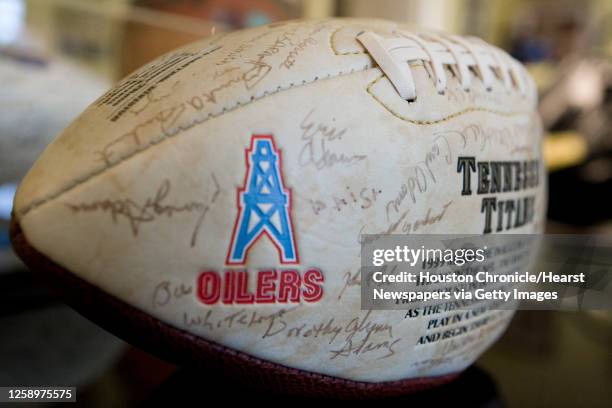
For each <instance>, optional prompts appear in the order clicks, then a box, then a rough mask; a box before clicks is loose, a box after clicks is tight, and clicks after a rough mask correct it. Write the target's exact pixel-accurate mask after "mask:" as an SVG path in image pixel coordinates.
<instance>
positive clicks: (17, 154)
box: [0, 0, 612, 407]
mask: <svg viewBox="0 0 612 408" xmlns="http://www.w3.org/2000/svg"><path fill="white" fill-rule="evenodd" d="M332 16H340V17H377V18H385V19H390V20H396V21H400V22H404V23H409V24H413V25H414V26H415V27H417V28H418V27H427V28H433V29H438V30H443V31H447V32H453V33H457V34H464V35H475V36H478V37H481V38H483V39H484V40H486V41H488V42H490V43H493V44H495V45H497V46H499V47H501V48H503V49H505V50H507V51H508V52H509V53H510V54H512V55H513V56H514V57H515V58H517V59H518V60H520V61H522V62H523V63H525V64H526V65H527V67H528V69H529V71H530V72H531V73H532V75H533V77H534V78H535V80H536V82H537V85H538V88H539V93H540V107H539V109H540V113H541V115H542V119H543V122H544V125H545V128H546V139H545V144H544V153H545V161H546V165H547V167H548V170H549V174H550V175H549V190H550V191H549V214H548V217H549V222H548V227H547V228H548V232H551V233H605V234H607V233H610V231H611V230H612V205H611V204H610V203H611V202H612V200H611V198H612V194H611V192H612V0H581V1H576V0H0V327H2V334H0V385H28V384H32V385H41V384H45V385H50V384H57V385H77V386H79V394H78V395H79V400H80V402H81V404H85V405H90V406H105V407H106V406H110V405H113V406H127V405H133V404H135V403H141V404H145V405H146V404H148V403H150V402H151V401H157V402H159V401H165V399H167V400H168V401H170V400H174V399H175V398H176V396H177V395H178V394H180V393H182V394H181V395H189V393H190V392H191V393H193V389H194V387H195V389H198V390H199V388H198V387H202V386H204V387H205V384H206V383H208V384H209V389H210V392H211V393H214V392H217V393H218V392H220V390H224V389H225V388H227V387H228V385H227V383H224V382H223V380H222V379H219V378H214V376H208V377H207V376H206V374H203V373H198V374H192V373H190V372H189V371H188V370H186V369H178V368H177V367H174V366H172V365H170V364H167V363H165V362H162V361H160V360H158V359H156V358H154V357H152V356H150V355H148V354H146V353H144V352H142V351H139V350H137V349H134V348H132V347H130V346H128V345H126V344H125V343H123V342H122V341H120V340H118V339H117V338H115V337H114V336H112V335H110V334H108V333H106V332H104V331H102V330H101V329H99V328H98V327H97V326H95V325H93V324H91V323H89V322H88V321H87V320H85V319H83V318H81V317H80V316H79V315H77V314H76V313H75V312H73V311H72V310H71V309H69V308H67V307H66V306H64V305H62V304H61V303H60V302H58V301H56V300H55V299H54V298H53V296H51V295H50V294H49V293H48V292H47V291H46V290H45V289H44V288H42V287H40V286H38V284H37V283H36V280H35V279H34V278H32V277H31V275H30V274H29V273H28V272H27V271H26V270H25V268H24V267H23V266H22V264H21V263H20V262H19V261H18V260H17V259H16V258H15V256H14V255H13V254H12V251H11V249H10V244H9V242H8V220H9V217H10V211H11V203H12V197H13V194H14V191H15V188H16V185H17V183H18V182H19V180H20V179H21V177H22V176H23V175H24V173H25V171H27V169H28V168H29V167H30V165H31V163H32V162H33V161H34V159H35V158H36V157H37V155H38V154H39V153H40V152H41V150H42V149H43V148H44V147H45V146H46V144H47V143H49V141H50V140H51V139H52V138H53V137H54V136H55V134H57V133H58V132H59V131H60V130H61V129H63V128H64V127H65V126H66V125H67V124H68V123H69V122H70V121H71V120H72V119H73V118H74V117H75V116H76V115H77V114H78V113H79V112H81V111H82V110H83V109H84V108H85V107H86V106H87V105H88V104H89V103H91V102H92V101H93V100H94V99H96V98H97V97H98V96H99V95H100V94H102V93H103V92H104V91H105V90H106V89H107V88H108V87H110V86H111V85H112V84H113V83H114V82H116V81H117V80H119V79H121V78H122V77H123V76H125V75H126V74H128V73H129V72H131V71H133V70H134V69H136V68H138V67H139V66H141V65H142V64H144V63H146V62H148V61H149V60H151V59H152V58H154V57H156V56H158V55H160V54H162V53H165V52H167V51H170V50H171V49H173V48H176V47H178V46H180V45H182V44H185V43H188V42H191V41H194V40H196V39H199V38H203V37H206V36H209V35H211V34H212V33H220V32H224V31H229V30H235V29H240V28H244V27H252V26H257V25H262V24H268V23H271V22H275V21H280V20H287V19H295V18H325V17H332ZM204 380H206V381H204ZM202 384H204V385H202ZM214 384H216V385H214ZM457 384H459V385H451V386H449V387H446V388H444V389H443V390H438V391H433V392H431V393H426V394H423V395H420V396H418V397H412V399H411V400H406V401H405V402H407V403H415V404H417V403H418V404H421V403H427V402H431V403H436V404H442V403H453V404H460V405H465V406H508V407H519V406H610V405H609V404H610V401H612V317H611V315H610V313H608V312H603V311H602V312H589V313H586V312H585V313H561V312H519V313H518V314H517V317H516V318H515V320H514V321H513V323H512V325H511V327H510V329H509V330H508V332H507V333H506V335H505V336H504V338H503V339H502V340H501V341H500V342H499V343H497V344H496V345H495V347H493V348H492V349H491V350H490V351H489V352H488V353H487V354H485V355H484V356H483V357H482V358H481V359H480V360H479V361H478V363H477V365H476V368H473V369H470V370H468V372H466V374H465V375H464V376H462V378H461V379H460V381H459V382H458V383H457ZM224 387H225V388H224ZM203 390H204V391H206V387H205V388H204V389H203ZM233 395H237V397H235V398H239V396H240V395H241V394H240V393H234V394H233ZM194 397H197V396H194ZM266 398H272V397H270V396H267V397H266Z"/></svg>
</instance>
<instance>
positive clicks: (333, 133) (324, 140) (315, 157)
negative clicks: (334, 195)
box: [299, 109, 367, 170]
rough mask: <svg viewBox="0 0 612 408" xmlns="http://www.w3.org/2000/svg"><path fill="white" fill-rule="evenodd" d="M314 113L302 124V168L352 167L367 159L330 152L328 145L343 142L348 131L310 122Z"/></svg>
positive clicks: (312, 111)
mask: <svg viewBox="0 0 612 408" xmlns="http://www.w3.org/2000/svg"><path fill="white" fill-rule="evenodd" d="M313 113H314V109H313V110H311V111H310V112H309V113H308V115H306V117H305V118H304V120H303V121H302V123H301V124H300V129H302V136H301V139H302V140H303V141H304V142H305V143H304V146H302V150H301V151H300V156H299V164H300V166H302V167H305V166H308V165H313V166H315V168H316V169H317V170H321V169H324V168H326V167H332V166H334V165H336V164H343V165H345V166H350V165H352V164H355V163H357V162H359V161H361V160H364V159H366V157H367V156H366V155H358V154H355V155H348V156H347V155H345V154H344V153H334V152H332V151H330V150H329V147H328V143H333V142H334V141H336V140H342V137H343V136H344V135H345V134H346V131H347V129H346V128H344V129H337V128H336V127H334V126H329V125H326V124H323V123H317V122H315V121H311V120H310V116H311V115H312V114H313Z"/></svg>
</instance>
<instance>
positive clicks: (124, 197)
mask: <svg viewBox="0 0 612 408" xmlns="http://www.w3.org/2000/svg"><path fill="white" fill-rule="evenodd" d="M395 28H396V26H395V24H391V23H385V22H379V21H352V20H329V21H322V22H316V21H315V22H306V23H303V22H293V23H287V24H277V25H272V26H270V27H262V28H258V29H253V30H246V31H240V32H236V33H233V34H227V35H223V36H217V37H212V38H210V39H206V40H204V41H202V42H200V43H196V44H193V45H190V46H188V47H186V48H184V49H183V50H181V51H183V52H191V53H200V58H199V59H197V60H195V61H193V62H192V63H190V64H188V65H187V66H185V67H183V68H182V70H180V71H179V72H177V73H175V74H173V75H171V76H170V77H169V78H167V79H166V80H164V81H163V82H160V83H158V84H156V86H155V88H154V89H153V90H152V91H151V92H150V93H149V94H148V96H145V97H143V98H142V99H140V100H139V101H138V102H136V103H135V104H133V105H132V106H131V107H130V108H129V109H127V110H126V111H125V113H124V114H123V115H121V116H120V117H119V118H118V119H117V120H115V121H111V120H110V119H109V118H111V117H112V116H113V115H114V114H115V113H116V109H117V107H113V106H109V105H108V104H103V103H98V104H97V105H96V104H94V105H92V106H91V107H90V108H89V109H88V110H86V111H85V112H84V113H83V114H82V115H81V116H80V117H79V118H78V119H77V120H76V121H75V122H74V123H73V124H72V125H71V126H70V127H69V128H68V129H66V131H64V132H63V133H62V134H61V135H60V136H59V137H58V138H57V139H56V140H55V141H54V142H53V143H52V144H51V145H50V146H49V148H48V149H47V150H46V151H45V153H44V154H43V155H42V157H41V158H40V159H39V160H38V162H37V163H36V164H35V166H34V167H33V169H32V170H31V171H30V173H29V174H28V176H27V177H26V178H25V180H24V182H23V183H22V185H21V187H20V188H19V191H18V193H17V196H16V202H15V205H16V207H15V208H16V213H17V216H18V217H19V220H20V223H21V226H22V228H23V230H24V233H25V235H26V237H27V239H28V241H29V242H30V243H31V245H33V246H34V247H35V248H37V249H38V250H39V251H40V252H42V253H44V254H45V255H47V256H48V257H49V258H51V259H52V260H54V261H56V262H57V263H58V264H60V265H62V266H64V267H65V268H67V269H68V270H70V271H73V272H74V273H75V274H77V275H78V276H80V277H81V278H83V279H85V280H87V281H88V282H91V283H92V284H94V285H96V286H99V287H100V288H102V289H103V290H105V291H107V292H109V293H111V294H112V295H114V296H116V297H118V298H119V299H122V300H124V301H126V302H128V303H129V304H131V305H133V306H135V307H137V308H139V309H141V310H144V311H146V312H148V313H150V314H152V315H154V316H155V317H157V318H159V319H161V320H163V321H165V322H167V323H169V324H171V325H174V326H176V327H179V328H181V329H184V330H187V331H189V332H192V333H194V334H196V335H198V336H201V337H203V338H206V339H210V340H214V341H216V342H219V343H221V344H224V345H227V346H230V347H233V348H236V349H238V350H242V351H245V352H247V353H249V354H251V355H255V356H258V357H262V358H265V359H268V360H271V361H274V362H278V363H281V364H284V365H287V366H292V367H297V368H301V369H305V370H310V371H314V372H320V373H325V374H331V375H335V376H339V377H342V378H349V379H355V380H363V381H383V380H395V379H402V378H409V377H416V376H431V375H439V374H445V373H449V372H453V371H456V370H459V369H462V368H464V367H466V366H467V365H469V364H470V363H471V362H472V361H473V360H474V359H476V358H477V356H478V355H480V353H481V352H482V351H483V350H484V349H486V347H488V346H489V344H490V343H492V342H493V341H494V340H495V339H496V338H497V337H498V336H499V335H500V334H501V332H502V331H503V330H504V329H505V327H506V325H507V323H508V322H509V319H510V318H511V315H512V312H499V311H490V312H488V313H490V315H491V317H492V319H491V321H490V323H489V324H488V325H486V326H484V327H482V328H481V329H479V330H477V331H475V332H473V333H471V335H470V336H466V337H463V338H462V341H457V342H448V341H446V342H445V341H442V342H437V343H434V344H431V345H425V346H418V347H417V346H416V345H415V344H416V339H418V337H419V336H421V335H422V334H424V333H425V332H426V324H427V320H426V319H404V313H403V312H401V311H375V312H372V313H370V314H368V313H367V312H366V311H361V310H360V289H359V286H356V285H352V286H349V287H347V288H344V287H345V286H346V280H347V276H348V275H347V274H349V273H350V274H351V276H354V275H357V274H358V271H359V264H360V259H359V255H360V246H359V234H360V233H378V232H384V231H388V230H389V229H390V227H391V226H392V225H393V224H395V223H397V221H398V220H400V219H402V220H403V221H402V222H401V223H400V224H399V227H398V229H397V230H396V231H395V232H396V233H403V232H406V230H410V232H411V233H445V234H446V233H476V234H479V233H482V230H483V217H482V215H481V212H480V210H481V207H480V206H481V199H482V197H481V196H477V195H473V196H462V195H461V175H460V174H459V173H457V169H456V167H457V157H458V156H461V155H462V156H466V155H467V156H476V157H477V158H478V160H491V161H494V160H500V161H503V160H517V161H520V160H532V159H538V158H540V157H541V151H540V142H541V129H540V124H539V120H538V118H537V115H536V113H535V106H536V99H535V90H534V89H533V85H532V84H531V83H529V89H528V92H527V94H526V96H524V97H523V96H521V95H520V93H519V92H518V91H513V90H508V89H507V88H506V87H505V86H504V83H503V81H502V79H501V78H495V79H494V81H493V87H492V91H491V92H487V91H486V90H485V89H484V87H483V85H482V81H481V80H480V79H479V78H472V81H471V87H470V91H469V92H465V91H463V90H462V89H461V84H460V81H459V78H457V77H454V76H451V75H450V74H449V78H448V84H447V89H446V92H445V93H444V95H440V94H439V93H438V92H437V91H436V88H435V83H434V81H433V80H432V78H431V77H430V74H429V73H428V71H427V69H426V68H425V67H424V65H423V64H422V63H411V65H410V67H408V64H406V68H407V69H411V72H412V75H413V77H414V80H415V83H416V88H417V100H416V101H415V102H410V103H409V102H407V101H405V100H403V99H402V98H401V97H400V96H399V95H398V93H397V91H396V89H395V88H394V87H393V86H392V84H391V83H390V82H389V81H388V80H387V79H386V77H385V76H384V75H383V73H382V72H381V71H380V70H379V69H378V68H376V67H375V65H374V62H373V61H372V60H371V58H370V57H369V56H368V55H367V53H365V52H364V50H363V48H362V47H361V45H360V44H359V42H358V41H356V40H355V36H356V35H357V34H358V33H359V32H361V31H363V30H364V29H366V30H371V31H373V32H377V33H381V34H384V35H390V34H391V32H392V30H393V29H395ZM404 29H406V28H404ZM204 54H205V55H204ZM165 58H166V59H168V58H172V55H171V56H166V57H165ZM472 74H473V73H472ZM107 99H108V98H107ZM252 134H272V135H273V136H274V140H275V142H276V146H277V147H278V148H279V149H280V150H281V152H282V163H281V170H282V175H283V179H284V182H285V185H286V187H288V188H290V189H291V194H292V196H291V198H292V209H291V217H292V221H293V226H294V230H295V238H296V241H297V248H298V251H299V257H300V262H299V265H297V266H293V267H292V268H294V269H297V270H300V271H305V270H307V269H308V268H310V267H315V268H317V269H319V270H321V271H322V272H323V274H324V275H325V284H324V296H323V298H322V300H321V301H319V302H315V303H308V304H301V305H298V306H297V307H296V306H292V305H275V304H269V305H221V304H217V305H213V306H204V305H203V304H202V303H200V302H199V301H198V300H197V298H196V296H195V294H194V290H195V284H196V278H197V276H198V274H199V273H200V272H202V271H205V270H214V271H218V272H219V273H222V272H223V271H224V270H226V269H232V268H231V267H229V266H228V265H226V259H225V257H226V253H227V248H228V244H229V241H230V238H231V233H232V227H233V225H234V221H235V219H236V215H237V203H236V197H237V190H238V189H239V188H240V187H242V186H243V181H244V177H245V171H246V165H245V149H247V148H248V147H249V143H250V139H251V135H252ZM323 141H324V142H323ZM540 174H541V177H542V179H541V180H540V181H541V182H540V183H539V187H538V188H537V189H531V190H529V191H527V193H529V194H533V195H536V209H537V211H536V217H535V221H534V222H533V223H531V224H528V225H526V226H524V227H522V228H519V229H515V230H512V231H511V232H522V233H528V232H536V231H541V230H542V227H543V222H544V215H545V207H546V201H545V197H544V191H545V185H544V184H545V183H544V174H543V171H541V172H540ZM163 186H165V187H166V195H165V196H164V200H163V203H164V204H165V205H173V206H176V207H179V206H184V205H185V204H187V203H198V205H199V207H198V209H199V210H198V211H199V212H198V211H191V212H189V211H186V212H176V213H174V214H172V216H168V214H167V213H164V214H154V212H147V214H146V217H145V218H146V220H145V221H142V222H141V221H138V220H137V219H136V218H137V217H136V218H134V213H136V212H137V210H136V208H137V207H138V206H142V205H144V204H145V203H146V202H147V200H154V198H155V196H156V194H159V191H160V188H162V187H163ZM372 189H375V190H376V191H379V193H377V194H376V199H375V200H374V199H373V198H372V197H369V198H370V201H368V202H366V201H362V200H357V202H354V200H352V198H351V197H352V196H351V195H350V192H355V194H356V195H357V196H359V195H360V193H361V192H362V191H366V192H369V191H371V190H372ZM411 191H412V193H411ZM525 193H526V191H518V192H507V193H501V194H499V196H500V197H502V198H503V199H510V198H517V197H521V196H524V195H525ZM128 200H129V203H131V204H126V203H128ZM342 200H345V202H346V203H347V204H344V202H343V201H342ZM338 202H340V203H341V204H340V205H339V207H338V208H334V206H335V205H337V203H338ZM94 203H98V205H97V206H94V207H95V209H94V210H91V211H74V208H75V206H76V207H78V206H80V205H81V206H82V205H89V206H92V205H93V204H94ZM100 203H107V204H108V203H114V205H123V206H126V205H127V206H130V208H132V210H133V213H132V214H131V215H132V217H131V218H130V217H126V216H125V214H124V213H121V212H120V211H116V212H115V213H113V211H112V209H111V207H110V206H108V205H107V206H106V207H104V206H103V205H101V204H100ZM113 208H115V210H117V208H118V207H113ZM124 208H125V207H124ZM444 208H446V210H445V211H444ZM428 211H430V213H432V214H437V213H441V212H444V215H443V216H442V217H441V219H440V220H438V222H435V223H431V224H430V225H425V226H423V225H421V226H420V227H419V228H418V229H416V230H415V228H416V227H415V226H416V225H417V223H416V222H417V220H419V219H422V218H423V217H425V216H426V214H427V212H428ZM140 215H142V214H140ZM200 218H201V224H200V227H199V228H198V227H197V225H198V220H199V219H200ZM410 228H412V229H410ZM402 229H404V230H403V231H402ZM270 268H277V269H279V270H281V269H283V268H285V269H286V268H287V267H286V266H283V265H280V264H279V257H278V253H277V251H276V250H275V248H274V246H273V245H271V244H270V242H269V241H268V240H266V239H260V240H258V241H257V242H256V244H255V245H254V246H253V248H251V251H250V252H249V257H248V262H247V265H246V266H245V267H243V268H241V269H243V270H248V271H249V272H252V271H257V270H259V269H270ZM239 269H240V268H239ZM160 284H161V285H169V286H168V287H171V288H173V289H174V288H181V287H182V290H178V291H176V292H175V296H173V297H172V299H170V300H168V301H167V302H160V301H159V298H156V297H155V294H156V293H157V294H158V296H159V285H160ZM156 288H158V292H156ZM177 294H178V295H177ZM160 303H164V305H160ZM283 310H284V311H283ZM232 316H233V317H232ZM242 316H243V317H244V320H241V319H239V318H238V317H242ZM198 319H199V320H198ZM330 319H331V321H332V325H333V326H334V327H337V328H338V331H336V332H334V333H333V334H332V333H329V332H322V331H319V332H317V331H316V330H315V331H313V330H309V329H313V328H316V327H317V326H319V325H321V324H323V325H325V324H327V323H328V322H330ZM355 319H358V320H355ZM187 320H188V321H189V322H191V323H194V322H199V323H200V324H186V321H187ZM364 321H366V322H369V323H370V324H374V323H376V324H381V325H388V326H385V327H386V329H385V330H382V331H380V332H376V333H372V334H371V335H370V336H371V338H370V341H371V342H372V343H373V344H377V345H381V346H380V348H377V349H375V350H372V351H367V352H350V353H337V351H338V350H342V349H343V348H346V347H347V345H350V344H357V343H358V342H359V341H361V340H363V339H364V338H365V336H367V330H362V331H357V332H355V333H354V334H352V335H351V328H352V327H354V324H355V322H361V323H363V322H364ZM210 322H213V323H214V324H212V325H208V323H210ZM249 322H250V323H249ZM270 324H272V325H273V327H272V328H271V327H270ZM298 329H299V330H298ZM463 340H465V341H463ZM385 345H386V346H385ZM387 346H390V348H391V349H392V350H389V347H387Z"/></svg>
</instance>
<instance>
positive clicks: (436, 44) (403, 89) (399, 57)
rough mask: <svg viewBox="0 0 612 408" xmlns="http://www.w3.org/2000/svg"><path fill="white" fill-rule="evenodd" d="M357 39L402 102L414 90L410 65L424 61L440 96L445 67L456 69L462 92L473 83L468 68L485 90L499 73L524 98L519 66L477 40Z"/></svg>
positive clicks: (403, 35)
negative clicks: (429, 66)
mask: <svg viewBox="0 0 612 408" xmlns="http://www.w3.org/2000/svg"><path fill="white" fill-rule="evenodd" d="M357 39H358V40H359V41H360V42H361V44H362V45H363V46H364V47H365V49H366V50H367V52H368V53H369V54H370V56H371V57H372V58H373V59H374V60H375V61H376V63H377V64H378V66H379V67H380V69H381V70H382V71H383V72H384V73H385V75H386V76H387V78H388V79H389V81H391V83H392V84H393V86H394V87H395V88H396V89H397V91H398V92H399V94H400V96H401V97H402V98H403V99H406V100H409V101H412V100H415V99H416V97H417V89H416V85H415V82H414V79H413V77H412V72H411V70H410V67H409V65H408V64H409V63H410V62H413V61H425V62H428V63H429V64H431V68H432V70H433V75H434V81H435V85H436V90H437V91H438V93H440V94H443V93H444V91H445V89H446V85H447V78H446V71H445V69H444V66H445V65H448V66H450V67H457V70H458V71H459V80H460V83H461V87H462V88H463V90H465V91H468V90H469V89H470V86H471V82H472V75H471V74H470V68H472V67H473V68H474V69H475V70H476V72H477V74H478V75H479V76H480V78H481V80H482V83H483V85H484V87H485V88H486V89H487V90H488V91H490V90H492V87H493V81H494V76H495V75H496V73H499V75H500V76H501V79H502V81H503V84H504V87H505V88H506V89H507V90H512V89H513V88H518V90H519V92H520V93H521V95H523V96H524V95H525V92H526V82H527V79H526V78H525V77H524V76H523V75H524V73H523V70H522V69H521V66H520V64H519V63H518V62H517V61H515V60H514V59H513V58H511V57H510V56H509V55H508V54H506V53H505V52H503V51H502V50H500V49H499V48H496V47H494V46H492V45H489V44H487V43H485V42H484V41H482V40H478V39H469V40H467V39H464V38H461V37H458V36H455V35H442V34H413V33H408V32H402V31H396V32H394V36H393V37H389V38H385V37H382V36H380V35H378V34H375V33H373V32H363V33H361V34H359V35H358V36H357Z"/></svg>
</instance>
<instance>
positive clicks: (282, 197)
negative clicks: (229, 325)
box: [196, 135, 325, 305]
mask: <svg viewBox="0 0 612 408" xmlns="http://www.w3.org/2000/svg"><path fill="white" fill-rule="evenodd" d="M245 162H246V163H245V164H246V172H245V178H244V182H243V185H242V186H241V187H238V191H237V195H236V196H237V198H236V206H237V211H236V218H235V222H234V227H233V229H232V232H231V237H230V240H229V245H228V250H227V256H226V264H227V265H231V266H233V265H245V264H246V263H247V262H246V261H247V256H248V253H249V250H250V249H251V248H252V246H253V244H255V242H257V241H258V240H259V239H260V238H261V237H264V236H265V237H267V238H268V239H267V241H268V242H270V243H271V244H272V245H274V247H275V248H276V251H277V253H278V262H279V263H280V264H281V265H288V264H291V265H296V264H299V263H300V261H299V257H298V250H297V244H296V239H295V234H294V230H293V221H292V219H291V191H290V190H289V189H288V188H287V187H286V186H285V184H284V181H283V177H282V167H281V164H282V163H281V152H280V151H279V150H278V149H277V148H276V144H275V142H274V138H273V136H272V135H253V136H252V137H251V143H250V146H249V148H248V149H246V151H245ZM324 281H325V277H324V275H323V273H322V272H321V271H320V270H318V269H316V268H308V269H307V270H306V271H305V272H303V273H301V272H300V271H299V270H297V269H294V268H291V269H285V268H278V267H276V266H271V267H262V268H259V269H258V270H257V271H248V270H245V269H244V268H242V269H237V270H233V269H228V270H225V271H224V272H218V271H214V270H205V271H203V272H201V273H200V275H199V276H198V278H197V292H196V295H197V298H198V300H199V301H200V302H202V303H203V304H205V305H212V304H215V303H224V304H228V305H229V304H237V305H240V304H254V303H262V304H263V303H301V302H317V301H319V300H320V299H321V298H322V297H323V282H324Z"/></svg>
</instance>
